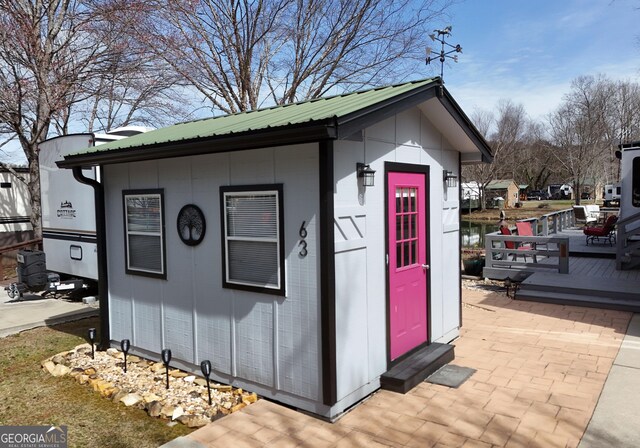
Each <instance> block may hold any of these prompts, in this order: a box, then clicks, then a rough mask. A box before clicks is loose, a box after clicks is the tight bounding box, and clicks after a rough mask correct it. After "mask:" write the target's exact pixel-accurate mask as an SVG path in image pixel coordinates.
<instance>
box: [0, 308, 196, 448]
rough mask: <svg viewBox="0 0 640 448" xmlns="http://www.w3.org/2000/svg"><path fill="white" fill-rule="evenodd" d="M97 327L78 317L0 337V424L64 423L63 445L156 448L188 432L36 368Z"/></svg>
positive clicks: (88, 320) (91, 322)
mask: <svg viewBox="0 0 640 448" xmlns="http://www.w3.org/2000/svg"><path fill="white" fill-rule="evenodd" d="M98 326H99V325H98V318H91V319H83V320H80V321H76V322H70V323H66V324H62V325H57V326H55V327H44V328H37V329H35V330H30V331H25V332H23V333H20V334H17V335H14V336H9V337H6V338H3V339H0V353H2V355H1V356H0V397H2V406H0V425H52V424H53V425H58V426H59V425H66V426H67V427H68V436H69V447H87V446H96V447H98V446H99V447H114V448H120V447H122V448H125V447H132V448H133V447H135V448H146V447H157V446H159V445H162V444H163V443H166V442H168V441H170V440H172V439H175V438H176V437H179V436H182V435H186V434H188V433H190V432H191V431H193V430H192V429H189V428H187V427H186V426H184V425H181V424H178V425H175V426H173V427H169V426H167V424H166V423H167V422H166V421H165V420H161V419H158V418H152V417H149V416H148V415H147V413H146V412H145V411H143V410H140V409H133V408H127V407H125V406H124V405H122V404H116V403H113V402H112V401H110V400H108V399H106V398H102V397H101V396H100V395H99V394H98V393H96V392H94V391H93V389H91V388H90V387H87V386H83V385H80V384H78V383H77V382H76V381H75V380H74V379H73V378H70V377H62V378H54V377H52V376H51V375H49V374H48V373H46V372H44V371H43V370H42V368H41V367H40V362H41V361H42V360H44V359H45V358H48V357H50V356H53V355H55V354H56V353H59V352H61V351H65V350H69V349H70V348H73V347H75V346H76V345H78V344H81V343H83V342H86V341H85V340H84V335H85V334H86V331H87V328H89V327H98Z"/></svg>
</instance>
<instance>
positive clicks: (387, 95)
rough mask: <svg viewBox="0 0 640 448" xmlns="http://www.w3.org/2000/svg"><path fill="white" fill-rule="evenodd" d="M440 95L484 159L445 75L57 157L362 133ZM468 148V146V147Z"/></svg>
mask: <svg viewBox="0 0 640 448" xmlns="http://www.w3.org/2000/svg"><path fill="white" fill-rule="evenodd" d="M429 100H436V101H438V102H439V103H440V104H441V105H442V112H435V113H444V114H447V116H448V117H449V116H450V123H453V124H456V125H457V126H458V127H457V128H454V127H451V126H450V124H446V125H443V126H444V129H445V131H442V130H441V132H458V133H460V132H461V133H462V134H459V135H464V136H465V137H464V138H466V140H465V142H466V143H470V144H471V145H472V147H473V149H474V150H478V151H479V152H480V153H481V154H482V160H483V161H487V162H490V161H491V160H492V157H493V156H492V155H491V148H490V147H489V145H488V144H487V142H486V141H485V140H484V138H483V137H482V135H481V134H480V133H479V132H478V130H477V129H476V128H475V127H474V126H473V124H472V123H471V121H470V120H469V118H468V117H467V116H466V115H465V114H464V112H463V111H462V109H461V108H460V106H459V105H458V104H457V103H456V102H455V100H454V99H453V97H451V95H450V93H449V92H448V91H447V89H446V88H444V86H443V84H442V82H441V80H440V78H429V79H423V80H420V81H412V82H406V83H403V84H397V85H392V86H387V87H380V88H375V89H370V90H365V91H361V92H354V93H347V94H343V95H336V96H332V97H326V98H318V99H313V100H308V101H303V102H300V103H294V104H287V105H283V106H274V107H270V108H266V109H258V110H255V111H250V112H242V113H237V114H230V115H223V116H219V117H213V118H207V119H202V120H196V121H190V122H186V123H179V124H175V125H173V126H168V127H166V128H162V129H156V130H153V131H150V132H146V133H143V134H138V135H134V136H132V137H128V138H126V139H122V140H117V141H114V142H109V143H107V144H103V145H99V146H95V147H90V148H86V149H84V150H82V151H79V152H77V153H74V154H70V155H67V156H65V158H64V160H63V161H59V162H57V165H58V166H59V167H60V168H73V167H85V166H91V165H104V164H111V163H125V162H134V161H140V160H150V159H161V158H167V157H183V156H190V155H198V154H207V153H214V152H225V151H235V150H244V149H254V148H263V147H272V146H281V145H290V144H301V143H309V142H320V141H328V140H335V139H345V138H354V139H361V138H362V130H363V129H365V128H366V127H368V126H371V125H373V124H374V123H377V122H379V121H381V120H384V119H386V118H388V117H391V116H393V115H394V114H397V113H399V112H401V111H404V110H406V109H408V108H410V107H415V106H418V105H419V104H422V103H425V102H428V101H429ZM468 150H469V147H467V151H468Z"/></svg>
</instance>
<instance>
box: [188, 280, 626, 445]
mask: <svg viewBox="0 0 640 448" xmlns="http://www.w3.org/2000/svg"><path fill="white" fill-rule="evenodd" d="M463 297H464V309H463V330H462V334H461V337H460V338H459V339H458V340H457V341H456V342H455V345H456V359H455V360H454V362H453V364H456V365H461V366H467V367H472V368H474V369H477V372H476V373H475V374H474V375H473V376H472V377H471V378H470V379H469V380H467V381H466V382H465V383H464V384H463V385H462V386H461V387H460V388H458V389H451V388H448V387H444V386H438V385H434V384H430V383H422V384H420V385H419V386H417V387H416V388H414V389H413V390H412V391H411V392H409V393H408V394H406V395H400V394H396V393H393V392H388V391H379V392H377V393H376V394H374V395H373V396H372V397H371V398H370V399H368V400H367V401H365V402H364V403H362V404H360V405H359V406H357V407H356V408H355V409H354V410H352V411H351V412H349V413H348V414H347V415H345V416H344V417H342V418H341V419H340V420H339V421H338V422H337V423H334V424H330V423H326V422H323V421H320V420H318V419H315V418H313V417H309V416H307V415H304V414H302V413H300V412H295V411H293V410H290V409H287V408H285V407H283V406H279V405H277V404H274V403H270V402H268V401H266V400H260V401H259V402H258V403H256V404H253V405H251V406H249V407H247V408H246V409H244V410H243V411H242V412H238V413H234V414H232V415H230V416H227V417H224V418H223V419H221V420H218V421H217V422H215V423H212V424H210V425H208V426H207V427H204V428H202V429H200V430H198V431H196V432H194V433H192V434H191V435H190V436H189V437H190V438H192V439H195V440H197V441H199V442H201V443H203V444H204V445H206V446H208V447H230V446H233V447H237V448H241V447H260V446H268V447H278V448H280V447H294V446H300V447H313V448H316V447H329V446H331V447H333V446H336V447H353V446H356V447H367V448H372V447H386V446H391V447H404V446H407V447H421V448H422V447H434V446H435V447H445V446H447V447H449V446H451V447H492V446H499V447H502V446H505V447H529V446H531V447H541V448H548V447H576V446H577V445H578V442H579V441H580V438H581V437H582V434H583V433H584V430H585V428H586V426H587V423H588V422H589V419H590V418H591V415H592V413H593V411H594V408H595V405H596V403H597V401H598V397H599V395H600V392H601V391H602V388H603V385H604V381H605V379H606V377H607V374H608V372H609V369H610V368H611V365H612V363H613V360H614V358H615V357H616V354H617V353H618V349H619V347H620V344H621V341H622V339H623V338H624V334H625V331H626V328H627V325H628V323H629V319H630V318H631V313H626V312H619V311H607V310H599V309H589V308H580V307H570V306H560V305H550V304H541V303H532V302H520V301H512V300H510V299H509V298H507V297H506V296H505V295H504V293H490V292H485V291H477V290H469V289H465V290H463Z"/></svg>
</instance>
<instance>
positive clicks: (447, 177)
mask: <svg viewBox="0 0 640 448" xmlns="http://www.w3.org/2000/svg"><path fill="white" fill-rule="evenodd" d="M442 181H443V182H444V183H445V184H447V187H457V186H458V176H456V175H455V174H453V171H448V170H442Z"/></svg>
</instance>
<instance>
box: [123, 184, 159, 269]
mask: <svg viewBox="0 0 640 448" xmlns="http://www.w3.org/2000/svg"><path fill="white" fill-rule="evenodd" d="M163 193H164V192H163V190H161V189H160V190H128V191H123V202H124V216H125V233H126V238H125V240H126V241H125V254H126V255H125V257H126V267H127V269H126V271H127V273H128V274H137V275H146V276H151V277H159V278H166V277H167V276H166V272H165V271H166V269H165V256H164V247H165V243H164V212H163Z"/></svg>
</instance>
